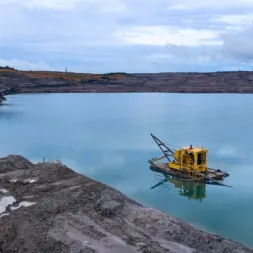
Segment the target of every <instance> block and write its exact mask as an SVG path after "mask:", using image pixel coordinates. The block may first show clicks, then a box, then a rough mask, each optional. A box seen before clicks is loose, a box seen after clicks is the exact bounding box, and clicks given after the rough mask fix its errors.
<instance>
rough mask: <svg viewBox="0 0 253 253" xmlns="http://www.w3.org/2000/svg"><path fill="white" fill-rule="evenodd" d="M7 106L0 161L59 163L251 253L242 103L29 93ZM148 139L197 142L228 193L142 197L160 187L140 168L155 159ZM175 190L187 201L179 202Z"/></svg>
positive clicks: (247, 102) (166, 192) (230, 98)
mask: <svg viewBox="0 0 253 253" xmlns="http://www.w3.org/2000/svg"><path fill="white" fill-rule="evenodd" d="M7 99H8V100H7V101H5V102H4V103H3V105H2V106H0V129H1V145H0V155H1V156H6V155H9V154H20V155H23V156H26V157H27V158H29V159H31V160H32V161H42V158H43V157H45V158H46V159H61V160H62V161H63V162H64V163H66V164H67V165H68V166H70V167H71V168H72V169H74V170H75V171H77V172H79V173H83V174H85V175H87V176H89V177H91V178H93V179H95V180H99V181H101V182H103V183H106V184H109V185H111V186H113V187H115V188H117V189H119V190H120V191H121V192H123V193H125V194H126V195H127V196H129V197H131V198H134V199H135V200H137V201H139V202H141V203H143V204H145V205H147V206H150V207H154V208H158V209H160V210H162V211H165V212H168V213H169V214H171V215H173V216H176V217H179V218H182V219H183V220H186V221H188V222H190V223H192V224H194V225H196V226H197V227H198V228H200V229H204V230H206V231H208V232H212V233H218V234H220V235H222V236H224V237H227V238H231V239H234V240H237V241H239V242H242V243H244V244H245V245H247V246H250V247H252V248H253V218H252V217H253V216H252V215H253V131H252V130H253V96H252V95H224V94H219V95H218V94H217V95H216V94H205V95H204V94H43V95H41V94H37V95H12V96H8V97H7ZM150 133H153V134H155V135H156V136H157V137H158V138H160V139H161V140H163V141H164V142H166V143H168V144H173V145H178V146H183V145H189V144H193V145H194V146H196V145H197V146H199V145H202V144H203V145H204V147H205V148H208V150H209V163H210V165H214V166H215V165H220V164H222V165H223V167H224V168H225V170H226V171H227V172H228V173H229V174H230V176H229V177H228V178H226V180H225V183H227V184H229V185H232V186H233V188H226V187H220V186H213V185H202V184H200V185H198V184H196V183H189V182H188V183H182V181H180V180H174V181H173V182H167V183H166V184H163V185H161V186H159V187H156V188H154V189H150V188H151V187H152V186H154V185H155V184H156V183H158V182H159V181H160V180H161V179H162V178H161V179H158V178H157V175H154V173H153V172H151V171H150V170H149V164H148V160H149V159H150V158H153V157H156V156H160V155H161V153H160V151H159V148H158V147H157V146H156V144H155V142H154V141H153V140H152V138H151V136H150ZM171 181H172V180H171ZM187 187H188V188H187ZM194 187H195V188H196V189H197V192H196V191H194ZM181 188H184V189H185V191H187V193H185V194H181V195H180V189H181ZM194 194H195V195H196V196H195V195H194ZM186 195H188V197H189V196H192V198H188V197H187V196H186ZM194 196H195V197H194Z"/></svg>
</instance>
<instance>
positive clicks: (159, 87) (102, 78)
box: [0, 69, 253, 95]
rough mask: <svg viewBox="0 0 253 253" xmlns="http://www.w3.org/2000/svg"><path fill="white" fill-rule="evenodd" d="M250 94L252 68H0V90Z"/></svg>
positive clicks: (14, 92)
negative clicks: (133, 70)
mask: <svg viewBox="0 0 253 253" xmlns="http://www.w3.org/2000/svg"><path fill="white" fill-rule="evenodd" d="M139 92H142V93H199V94H205V93H215V94H217V93H223V94H225V93H230V94H253V72H250V71H238V72H207V73H195V72H194V73H186V72H185V73H184V72H178V73H173V72H168V73H145V74H144V73H139V74H138V73H136V74H128V73H108V74H87V73H65V72H49V71H19V70H12V69H5V70H3V69H1V70H0V93H2V94H3V95H10V94H17V93H18V94H20V93H139Z"/></svg>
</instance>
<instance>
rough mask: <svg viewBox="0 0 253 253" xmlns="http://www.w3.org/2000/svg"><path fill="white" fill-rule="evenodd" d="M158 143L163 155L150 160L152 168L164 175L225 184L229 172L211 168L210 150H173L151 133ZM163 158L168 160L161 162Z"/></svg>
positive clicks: (186, 148)
mask: <svg viewBox="0 0 253 253" xmlns="http://www.w3.org/2000/svg"><path fill="white" fill-rule="evenodd" d="M151 136H152V138H153V139H154V140H155V142H156V144H157V145H158V146H159V148H160V149H161V151H162V152H163V156H161V157H158V158H153V159H151V160H149V161H148V162H149V163H150V169H151V170H152V171H156V172H160V173H162V174H164V175H170V176H174V177H180V178H183V179H186V180H192V181H200V182H204V183H209V182H211V183H215V184H220V185H224V186H228V185H225V184H223V180H224V178H225V177H228V176H229V174H228V173H226V172H224V171H222V170H220V169H217V170H215V169H211V168H208V166H207V154H208V150H207V149H204V148H202V147H192V145H190V146H189V147H182V148H179V149H177V150H175V152H174V151H172V149H170V148H169V147H168V146H167V145H166V144H165V143H163V142H162V141H160V140H159V139H158V138H157V137H156V136H154V135H153V134H151ZM163 158H167V160H168V162H166V163H159V161H160V160H162V159H163Z"/></svg>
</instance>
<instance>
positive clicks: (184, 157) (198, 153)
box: [168, 145, 208, 173]
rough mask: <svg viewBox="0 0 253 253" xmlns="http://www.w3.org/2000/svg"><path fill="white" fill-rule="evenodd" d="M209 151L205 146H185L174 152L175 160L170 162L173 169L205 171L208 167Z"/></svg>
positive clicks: (169, 164)
mask: <svg viewBox="0 0 253 253" xmlns="http://www.w3.org/2000/svg"><path fill="white" fill-rule="evenodd" d="M207 152H208V150H206V149H204V148H193V147H192V145H190V147H183V148H180V149H178V150H176V152H175V153H174V155H173V156H174V159H173V161H171V162H169V163H168V166H169V167H170V168H171V169H175V170H182V169H184V170H187V171H189V172H190V171H193V172H200V173H205V172H206V171H207V170H208V167H207Z"/></svg>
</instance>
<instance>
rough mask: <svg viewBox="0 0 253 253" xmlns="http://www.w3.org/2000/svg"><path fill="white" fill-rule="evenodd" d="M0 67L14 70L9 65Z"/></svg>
mask: <svg viewBox="0 0 253 253" xmlns="http://www.w3.org/2000/svg"><path fill="white" fill-rule="evenodd" d="M0 69H12V70H14V68H11V67H9V66H5V67H3V66H0Z"/></svg>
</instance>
